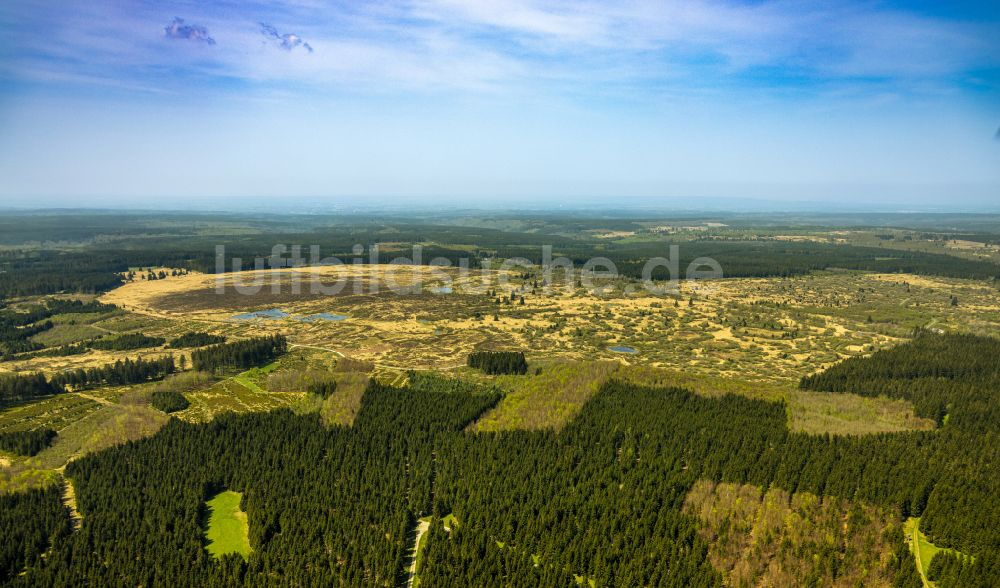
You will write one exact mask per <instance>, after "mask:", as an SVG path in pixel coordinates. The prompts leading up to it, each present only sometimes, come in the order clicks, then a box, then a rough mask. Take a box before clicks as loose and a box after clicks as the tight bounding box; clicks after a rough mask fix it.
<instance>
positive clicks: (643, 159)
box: [0, 0, 1000, 211]
mask: <svg viewBox="0 0 1000 588" xmlns="http://www.w3.org/2000/svg"><path fill="white" fill-rule="evenodd" d="M248 199H255V200H256V201H265V202H271V203H274V204H275V205H276V206H281V205H283V203H287V205H289V206H292V204H291V203H293V202H298V201H301V200H302V199H306V200H310V201H320V202H331V203H339V204H341V205H343V204H344V203H349V204H357V205H363V204H369V205H389V206H391V205H392V204H393V203H422V204H424V205H431V206H435V205H446V204H448V205H451V204H457V205H476V204H480V203H493V204H497V203H499V204H501V205H504V204H507V205H510V206H515V205H537V204H539V203H552V204H553V205H557V206H563V205H572V204H574V203H581V202H598V203H606V204H607V205H608V206H610V207H615V206H618V205H624V203H627V202H642V203H646V204H654V205H655V204H657V203H664V204H665V205H666V204H670V203H674V204H680V205H682V206H684V207H686V208H697V206H698V203H699V202H709V201H712V200H713V199H715V200H718V201H725V202H734V201H735V202H739V201H740V200H741V199H745V200H746V201H768V202H776V203H779V204H778V206H780V203H783V202H784V203H792V202H796V203H801V202H807V203H816V204H817V205H819V204H836V205H840V206H858V207H872V206H875V207H882V208H884V209H887V210H908V209H914V210H916V209H935V210H963V211H968V210H991V211H997V210H1000V3H996V2H982V1H980V2H969V1H964V0H959V1H957V2H948V3H941V2H931V1H929V0H924V1H918V2H902V1H896V2H879V1H851V0H847V1H813V0H777V1H772V0H756V1H750V2H734V1H714V0H690V1H688V0H677V1H644V0H619V1H615V2H597V1H589V0H583V1H561V0H549V1H542V0H507V1H503V0H466V1H459V0H409V1H398V2H396V1H388V0H384V1H379V0H375V1H371V2H356V1H351V2H321V1H319V0H291V1H253V0H251V1H246V2H212V1H205V0H202V1H190V2H176V1H168V0H160V1H156V2H153V1H140V0H136V1H125V0H119V1H107V0H88V1H86V2H65V1H52V0H5V1H4V2H3V3H0V205H7V206H45V205H53V206H56V205H60V206H65V205H77V206H108V205H115V204H126V205H138V206H148V207H153V208H162V207H175V205H176V207H177V208H181V207H184V206H193V205H198V204H199V203H202V204H203V203H205V202H212V203H216V202H223V203H230V204H231V205H232V206H236V207H238V206H239V203H241V202H243V201H245V200H248Z"/></svg>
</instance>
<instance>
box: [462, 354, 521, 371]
mask: <svg viewBox="0 0 1000 588" xmlns="http://www.w3.org/2000/svg"><path fill="white" fill-rule="evenodd" d="M468 365H469V367H472V368H476V369H479V370H483V372H484V373H487V374H490V375H497V374H525V373H527V372H528V361H527V360H526V359H525V358H524V352H523V351H476V352H474V353H471V354H470V355H469V359H468Z"/></svg>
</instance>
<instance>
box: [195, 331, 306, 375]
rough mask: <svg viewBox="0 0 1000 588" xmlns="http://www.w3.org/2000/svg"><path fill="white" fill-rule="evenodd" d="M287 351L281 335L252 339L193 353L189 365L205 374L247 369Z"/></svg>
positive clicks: (285, 341)
mask: <svg viewBox="0 0 1000 588" xmlns="http://www.w3.org/2000/svg"><path fill="white" fill-rule="evenodd" d="M287 350H288V340H287V339H285V337H284V336H282V335H273V336H270V337H254V338H251V339H245V340H243V341H233V342H231V343H221V344H219V345H213V346H211V347H206V348H204V349H199V350H197V351H194V352H192V353H191V365H192V366H193V367H194V369H196V370H200V371H205V372H219V371H225V370H233V369H239V368H248V367H253V366H257V365H261V364H264V363H267V362H269V361H271V360H272V359H274V358H276V357H278V356H279V355H281V354H282V353H285V351H287Z"/></svg>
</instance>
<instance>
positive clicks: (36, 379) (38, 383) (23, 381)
mask: <svg viewBox="0 0 1000 588" xmlns="http://www.w3.org/2000/svg"><path fill="white" fill-rule="evenodd" d="M62 391H63V388H62V386H60V385H59V384H57V383H55V382H51V381H49V380H47V379H46V378H45V376H44V375H42V374H37V373H36V374H0V406H3V405H5V404H9V403H12V402H17V401H19V400H29V399H31V398H38V397H40V396H48V395H50V394H57V393H59V392H62Z"/></svg>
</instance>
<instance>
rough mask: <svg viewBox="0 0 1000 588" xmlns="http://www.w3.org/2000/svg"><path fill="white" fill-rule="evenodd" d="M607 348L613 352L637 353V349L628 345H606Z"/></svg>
mask: <svg viewBox="0 0 1000 588" xmlns="http://www.w3.org/2000/svg"><path fill="white" fill-rule="evenodd" d="M608 349H609V350H611V351H614V352H615V353H639V350H638V349H636V348H635V347H629V346H628V345H615V346H614V347H608Z"/></svg>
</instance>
